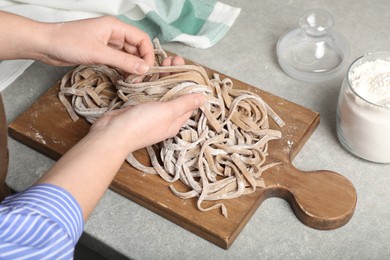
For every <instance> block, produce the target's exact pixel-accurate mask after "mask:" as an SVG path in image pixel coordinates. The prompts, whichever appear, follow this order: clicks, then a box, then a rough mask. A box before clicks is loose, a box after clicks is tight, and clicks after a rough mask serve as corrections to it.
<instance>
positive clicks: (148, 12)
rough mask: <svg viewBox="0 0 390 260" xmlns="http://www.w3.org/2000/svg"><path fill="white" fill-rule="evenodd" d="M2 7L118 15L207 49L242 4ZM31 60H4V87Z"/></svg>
mask: <svg viewBox="0 0 390 260" xmlns="http://www.w3.org/2000/svg"><path fill="white" fill-rule="evenodd" d="M0 10H4V11H8V12H11V13H16V14H19V15H23V16H26V17H29V18H31V19H35V20H38V21H42V22H60V21H70V20H76V19H83V18H90V17H97V16H101V15H114V16H116V17H118V18H119V19H120V20H122V21H124V22H126V23H129V24H132V25H135V26H137V27H139V28H141V29H142V30H144V31H145V32H147V33H148V34H149V36H150V38H151V39H154V38H158V39H159V40H160V42H162V43H165V42H181V43H183V44H186V45H189V46H191V47H194V48H201V49H206V48H209V47H211V46H213V45H214V44H216V43H217V42H218V41H219V40H221V39H222V38H223V37H224V36H225V35H226V33H227V32H228V31H229V29H230V28H231V26H232V25H233V24H234V22H235V20H236V18H237V17H238V15H239V13H240V8H236V7H232V6H229V5H226V4H223V3H221V2H219V1H215V0H99V1H96V0H14V1H10V0H0ZM31 63H32V62H31V61H24V62H23V61H19V62H13V63H12V62H10V61H2V62H1V63H0V71H3V73H0V91H1V90H3V89H4V88H5V87H7V86H8V85H9V84H10V83H12V81H13V80H15V79H16V78H17V77H18V76H20V75H21V73H23V71H24V70H25V69H26V68H27V67H28V66H29V64H31Z"/></svg>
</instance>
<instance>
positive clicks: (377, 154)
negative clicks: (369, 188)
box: [337, 57, 390, 163]
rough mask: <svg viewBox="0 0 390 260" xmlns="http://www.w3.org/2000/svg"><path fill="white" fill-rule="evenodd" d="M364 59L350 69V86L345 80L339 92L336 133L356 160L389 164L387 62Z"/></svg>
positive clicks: (389, 62) (389, 75) (389, 67)
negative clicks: (357, 158)
mask: <svg viewBox="0 0 390 260" xmlns="http://www.w3.org/2000/svg"><path fill="white" fill-rule="evenodd" d="M365 59H366V58H365V57H363V58H362V59H361V60H359V61H358V62H356V63H355V64H354V65H352V67H351V69H350V71H349V75H348V77H349V83H350V84H349V83H348V80H345V81H344V83H343V87H342V88H341V91H340V96H339V103H338V112H337V133H338V137H339V140H340V142H341V143H342V144H343V145H344V147H346V148H347V150H349V151H351V152H352V153H354V154H356V155H358V156H359V157H362V158H365V159H367V160H370V161H373V162H379V163H390V152H389V150H390V134H389V133H390V59H387V60H384V59H376V60H374V59H372V58H371V59H370V60H366V61H364V60H365ZM363 61H364V62H363ZM351 88H352V89H353V90H354V91H352V90H351ZM354 92H356V93H357V94H358V95H359V96H360V97H359V96H357V95H356V94H355V93H354ZM367 101H368V102H367Z"/></svg>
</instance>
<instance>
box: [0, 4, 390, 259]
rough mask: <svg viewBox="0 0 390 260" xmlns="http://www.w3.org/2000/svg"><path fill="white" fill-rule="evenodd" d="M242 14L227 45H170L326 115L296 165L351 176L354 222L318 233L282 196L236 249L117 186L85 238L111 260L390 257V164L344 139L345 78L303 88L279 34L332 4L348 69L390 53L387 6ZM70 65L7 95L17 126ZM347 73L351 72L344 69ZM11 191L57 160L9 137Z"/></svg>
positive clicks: (31, 76)
mask: <svg viewBox="0 0 390 260" xmlns="http://www.w3.org/2000/svg"><path fill="white" fill-rule="evenodd" d="M222 2H224V3H226V4H230V5H232V6H237V7H241V8H242V11H241V14H240V16H239V17H238V19H237V21H236V23H235V24H234V26H233V27H232V29H231V30H230V31H229V33H228V34H227V35H226V37H224V38H223V39H222V40H221V41H220V42H219V43H217V44H216V45H215V46H213V47H212V48H209V49H206V50H201V49H194V48H191V47H187V46H184V45H182V44H178V43H170V44H164V46H163V47H164V48H165V49H167V50H169V51H172V52H174V53H176V54H179V55H182V56H183V57H185V58H188V59H190V60H193V61H195V62H197V63H200V64H202V65H205V66H207V67H210V68H212V69H215V70H216V71H219V72H221V73H224V74H226V75H229V76H230V77H233V78H236V79H239V80H241V81H243V82H246V83H248V84H250V85H253V86H255V87H258V88H261V89H264V90H266V91H268V92H270V93H273V94H275V95H277V96H280V97H283V98H285V99H288V100H290V101H292V102H295V103H297V104H299V105H302V106H304V107H307V108H309V109H312V110H314V111H316V112H319V113H320V115H321V122H320V125H319V126H318V128H317V129H316V131H315V132H314V134H313V135H312V136H311V138H310V139H309V140H308V142H307V143H306V144H305V146H304V147H303V149H302V150H301V152H300V153H299V154H298V156H297V157H296V158H295V160H294V165H295V166H296V167H297V168H299V169H301V170H318V169H327V170H332V171H335V172H338V173H340V174H342V175H344V176H345V177H347V178H348V179H349V180H350V181H351V182H352V183H353V185H354V186H355V188H356V190H357V195H358V202H357V206H356V210H355V213H354V216H353V217H352V219H351V220H350V221H349V222H348V223H347V224H346V225H345V226H343V227H341V228H338V229H336V230H330V231H319V230H315V229H312V228H309V227H307V226H305V225H303V224H302V223H301V222H300V221H299V220H298V219H297V218H296V217H295V215H294V214H293V212H292V210H291V208H290V206H289V204H288V203H287V202H286V201H284V200H282V199H279V198H271V199H268V200H266V201H265V202H263V204H262V205H261V206H260V207H259V208H258V210H257V211H256V212H255V214H254V215H253V217H252V218H251V219H250V221H249V223H248V224H247V225H246V226H245V228H244V229H243V231H242V232H241V234H240V235H239V236H238V238H237V239H236V241H235V242H234V243H233V245H232V246H231V248H230V249H229V250H224V249H221V248H219V247H217V246H215V245H214V244H212V243H210V242H208V241H206V240H204V239H202V238H200V237H198V236H197V235H194V234H193V233H191V232H189V231H187V230H185V229H183V228H181V227H180V226H177V225H176V224H174V223H172V222H170V221H168V220H166V219H164V218H162V217H160V216H159V215H157V214H155V213H153V212H151V211H149V210H147V209H145V208H143V207H141V206H139V205H138V204H136V203H134V202H132V201H130V200H128V199H126V198H124V197H122V196H120V195H118V194H117V193H115V192H113V191H110V190H108V191H107V192H106V194H105V196H104V197H103V199H102V200H101V202H100V203H99V204H98V206H97V208H96V210H95V211H94V213H93V215H92V216H91V218H90V219H89V220H88V221H87V223H86V225H85V232H84V234H83V236H82V238H81V242H82V243H83V244H85V245H87V246H89V247H91V248H93V249H94V250H96V251H97V252H99V253H100V254H102V255H104V256H106V257H108V258H110V259H120V258H131V259H205V258H208V259H238V258H240V259H260V258H261V259H385V258H387V259H388V257H390V165H389V164H375V163H371V162H368V161H364V160H361V159H359V158H356V157H355V156H353V155H351V154H350V153H348V152H347V151H346V150H344V149H343V148H342V147H341V145H340V143H339V142H338V140H337V135H336V105H337V98H338V93H339V90H340V86H341V83H342V80H343V76H344V75H343V74H345V73H343V74H342V75H340V76H339V77H337V78H335V79H333V80H330V81H327V82H322V83H305V82H300V81H297V80H295V79H292V78H290V77H289V76H287V75H286V74H285V73H284V72H283V71H282V70H281V69H280V67H279V65H278V62H277V57H276V52H275V47H276V43H277V41H278V39H279V37H280V36H281V35H282V34H283V33H284V32H286V31H287V30H289V29H290V28H292V27H294V26H296V25H297V21H298V19H299V16H300V15H301V14H302V13H303V12H304V11H306V10H308V9H311V8H323V9H325V10H327V11H328V12H330V13H331V14H332V15H333V17H334V20H335V27H334V29H335V30H337V31H338V32H339V33H341V34H343V35H344V36H345V37H346V38H347V39H348V42H349V44H350V56H349V58H348V62H347V63H348V64H350V63H351V62H352V61H353V60H354V59H355V58H357V57H359V56H361V55H362V54H364V53H366V52H372V51H381V50H382V51H383V50H390V36H389V25H390V1H388V0H374V1H364V0H313V1H308V0H289V1H285V0H261V1H259V0H251V1H238V0H223V1H222ZM68 70H69V68H59V67H52V66H48V65H45V64H42V63H38V62H35V63H34V64H33V65H32V66H31V67H30V68H29V69H28V70H27V71H26V72H25V73H24V74H23V75H22V76H21V77H19V78H18V79H17V80H16V81H15V82H14V83H13V84H12V85H11V86H9V87H8V88H7V89H6V90H4V92H3V93H2V94H3V99H4V103H5V106H6V114H7V118H8V121H9V122H10V121H12V120H13V119H15V118H16V117H17V116H18V115H19V114H20V113H21V112H23V111H24V110H25V109H26V108H27V107H29V106H30V105H31V103H32V102H34V101H35V100H36V99H37V98H38V97H39V96H40V95H42V94H43V93H44V92H45V90H46V89H48V88H49V87H51V86H52V85H53V84H54V82H56V81H57V80H59V79H60V78H61V77H62V76H63V75H64V74H65V73H66V72H67V71H68ZM345 71H346V68H345ZM9 149H10V167H9V175H8V177H7V183H8V185H9V186H10V187H11V188H12V189H14V190H16V191H20V190H23V189H25V188H27V187H28V186H30V185H31V184H32V183H33V182H34V181H35V180H36V179H37V178H38V177H39V176H41V175H42V174H43V173H44V172H45V171H46V170H47V169H48V168H49V167H50V166H51V165H52V164H53V163H54V161H53V160H51V159H49V158H47V157H45V156H44V155H42V154H40V153H38V152H36V151H34V150H31V149H30V148H28V147H26V146H24V145H23V144H21V143H19V142H17V141H15V140H13V139H12V138H9Z"/></svg>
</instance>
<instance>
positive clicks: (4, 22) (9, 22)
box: [0, 11, 48, 60]
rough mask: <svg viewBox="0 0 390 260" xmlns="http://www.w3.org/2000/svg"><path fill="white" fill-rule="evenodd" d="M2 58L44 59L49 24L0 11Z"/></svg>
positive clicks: (0, 53) (0, 54) (0, 52)
mask: <svg viewBox="0 0 390 260" xmlns="http://www.w3.org/2000/svg"><path fill="white" fill-rule="evenodd" d="M0 24H1V26H0V60H8V59H34V60H42V51H41V50H43V49H45V45H46V44H47V38H46V36H47V33H45V30H47V27H48V24H45V23H41V22H37V21H33V20H30V19H28V18H25V17H22V16H18V15H15V14H11V13H7V12H3V11H0Z"/></svg>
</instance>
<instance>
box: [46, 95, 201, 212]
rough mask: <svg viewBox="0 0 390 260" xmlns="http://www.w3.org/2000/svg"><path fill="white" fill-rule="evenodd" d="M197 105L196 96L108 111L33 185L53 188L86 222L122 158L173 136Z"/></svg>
mask: <svg viewBox="0 0 390 260" xmlns="http://www.w3.org/2000/svg"><path fill="white" fill-rule="evenodd" d="M203 103H204V97H203V96H202V95H201V94H189V95H184V96H181V97H179V98H177V99H175V100H172V101H169V102H151V103H145V104H141V105H137V106H135V107H132V108H125V109H122V110H115V111H111V112H108V113H106V114H105V115H103V116H102V117H101V118H99V119H98V120H97V121H96V122H95V123H94V125H93V126H92V128H91V130H90V132H89V134H88V135H87V136H86V137H85V138H83V139H82V140H81V141H80V142H79V143H78V144H76V145H75V146H74V147H73V148H72V149H71V150H69V151H68V152H67V153H66V154H65V155H64V156H63V157H62V158H61V159H60V160H59V161H58V162H57V163H56V164H55V165H54V166H53V167H52V168H51V169H50V170H49V172H48V173H47V174H46V175H44V176H43V177H42V178H41V179H40V180H39V182H38V183H50V184H54V185H57V186H59V187H62V188H64V189H65V190H67V191H69V192H70V193H71V194H72V195H73V196H74V197H75V199H76V200H77V201H78V203H79V204H80V206H81V208H82V210H83V216H84V219H87V218H88V216H89V214H90V213H91V212H92V210H93V209H94V208H95V206H96V204H97V203H98V201H99V199H100V198H101V196H102V195H103V194H104V192H105V191H106V189H107V188H108V186H109V185H110V183H111V181H112V180H113V178H114V176H115V174H116V173H117V172H118V170H119V168H120V166H121V165H122V163H123V162H124V160H125V158H126V157H127V155H128V154H129V153H130V152H133V151H135V150H137V149H140V148H143V147H145V146H148V145H152V144H155V143H157V142H160V141H162V140H164V139H167V138H169V137H172V136H175V135H176V134H177V133H178V131H179V130H180V127H181V126H182V125H183V124H184V123H185V122H186V121H187V119H188V118H189V117H190V115H191V113H192V112H193V110H194V109H196V108H198V107H199V106H202V105H203ZM156 111H158V114H157V112H156Z"/></svg>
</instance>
